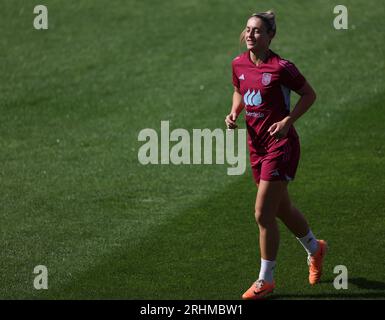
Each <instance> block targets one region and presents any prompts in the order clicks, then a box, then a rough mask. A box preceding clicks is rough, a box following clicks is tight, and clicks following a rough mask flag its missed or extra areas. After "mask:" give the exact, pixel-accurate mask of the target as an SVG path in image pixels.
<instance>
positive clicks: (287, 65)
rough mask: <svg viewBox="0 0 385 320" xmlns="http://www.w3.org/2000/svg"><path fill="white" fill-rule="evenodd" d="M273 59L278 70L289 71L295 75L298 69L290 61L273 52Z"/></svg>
mask: <svg viewBox="0 0 385 320" xmlns="http://www.w3.org/2000/svg"><path fill="white" fill-rule="evenodd" d="M274 61H275V64H276V66H277V68H278V70H279V71H283V72H285V71H286V72H289V73H290V74H292V75H293V76H295V75H297V73H298V69H297V67H296V66H295V64H294V63H293V62H292V61H290V60H288V59H286V58H282V57H281V56H279V55H278V54H276V53H274Z"/></svg>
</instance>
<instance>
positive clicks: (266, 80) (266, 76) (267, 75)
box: [262, 72, 271, 86]
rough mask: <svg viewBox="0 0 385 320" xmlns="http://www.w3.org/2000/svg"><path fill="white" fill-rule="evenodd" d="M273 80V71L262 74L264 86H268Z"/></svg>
mask: <svg viewBox="0 0 385 320" xmlns="http://www.w3.org/2000/svg"><path fill="white" fill-rule="evenodd" d="M270 81H271V73H267V72H265V73H264V74H263V75H262V84H263V85H264V86H267V85H268V84H269V83H270Z"/></svg>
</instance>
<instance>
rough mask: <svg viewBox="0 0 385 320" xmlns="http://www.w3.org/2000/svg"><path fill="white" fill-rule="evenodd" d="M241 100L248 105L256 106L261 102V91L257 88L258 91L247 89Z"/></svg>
mask: <svg viewBox="0 0 385 320" xmlns="http://www.w3.org/2000/svg"><path fill="white" fill-rule="evenodd" d="M243 102H244V103H245V105H248V106H258V105H260V104H261V103H262V97H261V93H260V92H259V90H258V92H255V91H254V90H253V91H250V89H249V90H247V92H246V93H245V95H244V96H243Z"/></svg>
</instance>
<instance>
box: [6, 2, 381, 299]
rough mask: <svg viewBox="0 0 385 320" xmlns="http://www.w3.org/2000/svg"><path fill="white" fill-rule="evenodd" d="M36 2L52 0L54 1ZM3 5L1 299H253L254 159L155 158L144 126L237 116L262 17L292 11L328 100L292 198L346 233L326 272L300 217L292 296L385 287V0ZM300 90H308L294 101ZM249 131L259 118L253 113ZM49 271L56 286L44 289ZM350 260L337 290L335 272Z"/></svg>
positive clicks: (373, 294) (289, 279)
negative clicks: (40, 8)
mask: <svg viewBox="0 0 385 320" xmlns="http://www.w3.org/2000/svg"><path fill="white" fill-rule="evenodd" d="M36 4H40V3H39V2H37V3H36ZM36 4H35V3H33V1H22V0H17V1H9V0H1V8H2V10H1V19H0V52H1V53H0V112H1V116H0V159H1V166H0V194H1V200H0V217H1V222H0V224H1V233H0V245H1V247H0V248H1V250H0V263H1V265H0V266H1V271H0V273H1V276H0V277H1V278H0V281H1V285H0V298H2V299H117V298H122V299H239V298H240V295H241V294H242V293H243V291H244V290H245V289H247V288H248V287H249V285H250V284H251V282H252V281H254V280H255V278H256V277H257V275H258V270H259V252H258V250H257V245H258V231H257V227H256V224H255V222H254V213H253V211H254V201H255V193H256V188H255V186H254V182H253V180H252V176H251V171H250V169H249V167H248V168H247V172H246V173H245V174H244V175H241V176H228V175H227V174H226V168H227V165H183V166H175V165H147V166H144V165H141V164H140V163H139V162H138V158H137V154H138V149H139V147H140V146H141V145H142V144H143V143H141V142H138V139H137V137H138V133H139V131H140V130H141V129H143V128H154V129H156V130H157V131H159V130H160V121H161V120H169V121H170V126H171V129H174V128H186V129H187V130H189V131H191V130H192V129H193V128H211V129H214V128H223V127H224V124H223V120H224V116H225V115H226V114H227V113H228V111H229V109H230V103H231V94H232V84H231V60H232V58H233V57H235V56H236V55H238V54H239V52H240V50H242V48H241V49H240V48H239V45H238V36H239V33H240V31H241V29H242V28H243V25H244V23H245V21H246V18H247V17H248V15H249V14H250V13H252V12H254V11H265V10H268V9H273V10H275V12H276V14H277V25H278V31H277V37H276V39H275V40H274V42H273V44H272V49H273V50H275V51H276V52H277V53H279V54H280V55H281V56H283V57H285V58H287V59H290V60H292V61H293V62H295V63H296V65H297V66H298V67H299V68H300V70H301V71H302V72H303V73H304V74H305V76H306V77H307V79H308V80H309V81H310V82H311V84H312V85H313V87H314V88H315V90H316V92H317V94H318V99H317V102H316V104H315V105H314V106H313V107H312V109H311V110H310V111H309V112H308V113H307V114H306V115H305V116H304V117H303V118H301V119H300V120H299V121H298V122H297V124H296V127H297V130H298V132H299V134H300V136H301V143H302V157H301V162H300V166H299V169H298V172H297V177H296V181H295V182H293V183H292V184H291V185H290V187H289V189H290V193H291V196H292V199H293V201H294V203H295V204H296V206H297V207H299V208H300V209H301V210H302V211H303V212H304V214H305V215H306V217H307V218H308V220H309V222H310V224H311V227H312V229H313V231H314V233H315V234H316V235H317V237H319V238H323V239H326V240H327V241H328V242H329V246H330V250H329V255H328V256H327V260H326V266H325V274H324V277H323V280H322V282H321V283H320V284H319V285H318V286H316V287H310V286H309V285H308V283H307V264H306V254H305V252H304V250H303V248H302V247H301V245H300V244H299V243H298V242H297V241H296V239H295V238H294V236H293V235H291V234H290V233H289V232H288V230H286V229H285V228H284V226H283V225H282V224H281V225H280V230H281V245H280V251H279V256H278V266H277V269H276V272H275V276H276V282H277V285H278V287H277V289H276V291H275V295H274V296H273V297H274V298H279V299H302V298H303V299H319V298H322V299H335V298H342V299H346V298H347V299H351V298H354V299H356V298H358V299H366V298H382V299H384V298H385V254H384V247H385V239H384V234H385V232H384V231H385V230H384V229H385V228H384V226H385V216H384V211H385V193H384V189H385V178H384V173H385V172H384V167H385V148H384V140H385V133H384V132H385V130H384V129H385V125H384V123H385V112H384V98H385V90H384V80H385V79H384V70H385V68H384V67H385V66H384V48H385V44H384V41H383V32H384V29H385V22H384V19H383V16H384V13H385V5H384V3H383V2H382V1H380V0H375V1H370V2H368V1H363V0H355V1H353V0H345V1H344V2H343V4H344V5H346V6H347V7H348V10H349V30H340V31H337V30H335V29H334V28H333V19H334V17H335V15H334V14H333V8H334V6H335V5H337V4H340V3H339V2H336V1H329V0H328V1H325V0H317V1H307V0H301V1H291V2H290V4H289V3H288V2H287V1H250V0H247V1H241V2H237V3H235V2H234V1H228V0H213V1H211V0H210V1H203V0H184V1H177V0H167V1H155V0H153V1H147V0H145V1H139V0H138V1H134V0H129V1H123V0H116V1H107V0H81V1H75V0H69V1H58V0H47V1H45V2H44V4H45V5H47V7H48V12H49V14H48V19H49V29H48V30H45V31H42V30H40V31H38V30H35V29H34V28H33V24H32V23H33V19H34V17H35V15H34V14H33V8H34V6H35V5H36ZM294 98H295V97H293V101H294ZM241 127H244V124H243V123H242V124H241ZM36 265H45V266H47V268H48V272H49V276H48V278H49V289H48V290H39V291H38V290H35V289H34V287H33V280H34V277H35V275H34V274H33V269H34V267H35V266H36ZM336 265H345V266H346V267H347V268H348V271H349V288H348V290H336V289H334V287H333V280H334V277H335V276H337V275H336V274H334V273H333V269H334V266H336Z"/></svg>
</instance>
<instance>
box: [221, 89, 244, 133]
mask: <svg viewBox="0 0 385 320" xmlns="http://www.w3.org/2000/svg"><path fill="white" fill-rule="evenodd" d="M243 107H244V105H243V103H242V94H241V93H240V91H239V89H238V88H237V87H235V86H234V93H233V103H232V106H231V111H230V113H229V114H228V115H227V116H226V118H225V123H226V126H227V128H228V129H235V128H236V127H237V125H236V123H235V122H236V121H237V118H238V116H239V114H240V113H241V112H242V109H243Z"/></svg>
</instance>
